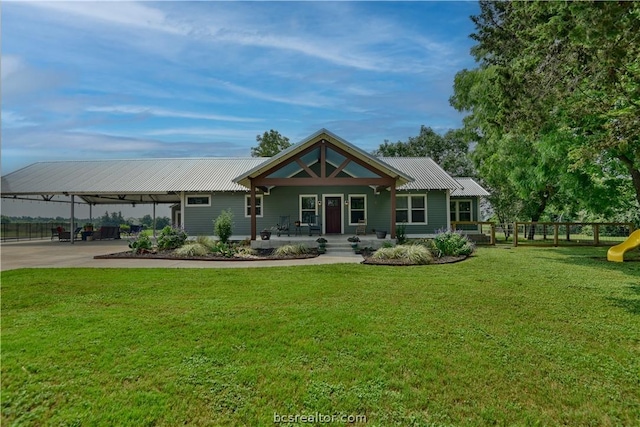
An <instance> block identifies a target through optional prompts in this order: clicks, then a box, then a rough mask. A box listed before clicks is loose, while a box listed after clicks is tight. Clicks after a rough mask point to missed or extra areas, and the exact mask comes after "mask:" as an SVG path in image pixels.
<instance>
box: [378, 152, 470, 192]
mask: <svg viewBox="0 0 640 427" xmlns="http://www.w3.org/2000/svg"><path fill="white" fill-rule="evenodd" d="M380 160H382V161H383V162H385V163H387V164H389V165H390V166H392V167H394V168H396V169H399V170H401V171H403V172H404V173H406V174H407V175H409V176H410V177H412V178H413V182H409V183H407V184H405V185H403V186H401V187H398V190H456V189H459V188H461V185H460V184H459V183H458V181H456V180H455V179H454V178H452V177H451V175H449V174H448V173H447V172H445V171H444V169H442V168H441V167H440V166H439V165H438V164H437V163H436V162H434V161H433V160H432V159H430V158H429V157H383V158H381V159H380Z"/></svg>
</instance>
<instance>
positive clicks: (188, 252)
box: [176, 242, 209, 256]
mask: <svg viewBox="0 0 640 427" xmlns="http://www.w3.org/2000/svg"><path fill="white" fill-rule="evenodd" d="M208 253H209V249H208V248H207V247H206V246H205V245H203V244H201V243H197V242H193V243H187V244H185V245H183V246H180V247H179V248H178V249H176V254H177V255H180V256H205V255H207V254H208Z"/></svg>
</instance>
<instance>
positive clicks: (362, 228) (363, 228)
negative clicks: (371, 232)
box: [356, 219, 367, 236]
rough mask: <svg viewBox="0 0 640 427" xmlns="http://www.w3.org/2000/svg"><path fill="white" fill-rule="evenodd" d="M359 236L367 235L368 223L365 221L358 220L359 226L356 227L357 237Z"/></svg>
mask: <svg viewBox="0 0 640 427" xmlns="http://www.w3.org/2000/svg"><path fill="white" fill-rule="evenodd" d="M358 234H363V235H365V236H366V235H367V221H365V220H364V219H359V220H358V226H357V227H356V235H358Z"/></svg>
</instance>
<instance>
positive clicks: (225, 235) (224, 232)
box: [213, 209, 233, 243]
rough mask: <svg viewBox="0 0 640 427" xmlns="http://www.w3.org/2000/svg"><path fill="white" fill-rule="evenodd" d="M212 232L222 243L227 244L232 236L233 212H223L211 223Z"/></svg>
mask: <svg viewBox="0 0 640 427" xmlns="http://www.w3.org/2000/svg"><path fill="white" fill-rule="evenodd" d="M213 232H214V233H215V235H216V236H218V238H219V239H220V241H221V242H222V243H227V242H228V241H229V238H230V237H231V235H232V234H233V212H231V209H229V210H224V211H222V212H221V213H220V215H218V218H216V219H215V221H214V222H213Z"/></svg>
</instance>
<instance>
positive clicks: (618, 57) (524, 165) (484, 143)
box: [252, 0, 640, 237]
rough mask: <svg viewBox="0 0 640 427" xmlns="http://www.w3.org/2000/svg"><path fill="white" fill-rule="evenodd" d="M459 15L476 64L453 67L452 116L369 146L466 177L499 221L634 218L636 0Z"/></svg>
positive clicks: (500, 5) (275, 136) (639, 135)
mask: <svg viewBox="0 0 640 427" xmlns="http://www.w3.org/2000/svg"><path fill="white" fill-rule="evenodd" d="M471 20H472V21H473V23H474V24H475V32H474V33H473V34H471V35H470V37H471V38H472V39H473V40H475V42H476V44H475V45H474V47H473V48H472V50H471V53H472V55H473V56H474V58H475V60H476V63H477V66H476V68H474V69H464V70H461V71H460V72H458V73H457V74H456V76H455V81H454V87H453V90H454V94H453V96H452V97H451V99H450V104H451V105H452V106H453V107H454V108H456V109H457V110H459V111H461V112H464V113H466V116H465V118H464V120H463V127H462V128H461V129H453V130H450V131H448V132H447V133H445V134H444V135H439V134H438V133H436V132H434V131H433V129H431V128H430V127H427V126H424V125H423V126H421V127H420V129H419V133H418V135H417V136H414V137H409V138H408V140H406V141H398V142H390V141H388V140H385V141H384V142H383V143H382V144H381V145H380V146H379V148H378V149H377V150H375V151H374V152H373V153H372V154H374V155H377V156H384V157H415V156H428V157H431V158H432V159H434V160H435V161H436V162H437V163H438V164H440V165H441V166H442V167H443V169H445V170H446V171H447V172H448V173H450V174H451V175H453V176H471V177H474V178H476V179H477V180H478V181H479V182H480V183H481V184H482V185H483V186H485V188H487V189H488V190H489V191H490V192H491V196H490V197H489V198H488V199H489V201H490V204H491V208H492V210H493V212H494V219H495V220H497V221H499V222H500V223H504V224H506V223H511V222H513V221H515V220H530V221H542V220H551V221H556V220H566V221H571V220H573V221H602V220H610V221H625V222H626V221H631V222H635V224H636V226H640V2H517V1H504V2H495V1H487V0H482V1H481V2H480V13H479V14H478V15H476V16H472V17H471ZM256 141H257V142H258V143H259V144H258V147H256V148H255V149H254V148H252V155H261V156H273V155H275V154H277V153H278V152H279V151H281V150H282V149H285V148H287V147H288V146H289V145H290V144H289V140H288V138H286V137H282V135H280V134H279V133H278V132H277V131H274V130H271V131H270V132H265V133H264V134H263V135H258V136H257V137H256ZM532 230H533V228H532ZM530 237H532V236H530Z"/></svg>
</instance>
